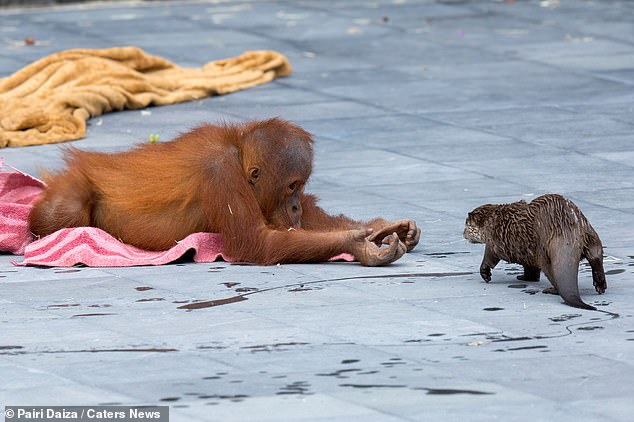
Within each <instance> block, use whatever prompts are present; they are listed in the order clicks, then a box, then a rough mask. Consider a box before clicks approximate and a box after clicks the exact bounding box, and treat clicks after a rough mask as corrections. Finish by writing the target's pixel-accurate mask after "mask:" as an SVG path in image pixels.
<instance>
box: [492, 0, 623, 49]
mask: <svg viewBox="0 0 634 422" xmlns="http://www.w3.org/2000/svg"><path fill="white" fill-rule="evenodd" d="M582 9H583V8H582ZM570 12H571V11H567V13H570ZM491 14H492V15H497V16H498V17H500V18H502V19H515V20H518V21H520V22H526V23H531V24H533V25H536V26H538V27H539V26H541V25H542V21H538V20H535V19H530V18H526V17H523V16H518V15H516V14H512V13H508V12H505V11H504V10H502V9H499V10H496V11H491ZM601 22H612V21H601ZM624 23H626V22H624ZM550 27H551V28H556V29H559V30H562V31H566V32H570V31H578V32H584V33H585V31H584V30H580V29H579V28H578V27H573V28H570V27H566V26H562V25H561V24H560V23H556V24H554V25H551V26H550ZM587 33H588V34H590V35H592V36H594V37H595V38H598V39H605V40H608V41H613V42H616V43H619V44H624V45H628V46H630V47H633V48H634V42H631V41H628V40H623V39H619V38H615V37H611V36H609V35H605V34H597V33H595V32H592V31H588V32H587Z"/></svg>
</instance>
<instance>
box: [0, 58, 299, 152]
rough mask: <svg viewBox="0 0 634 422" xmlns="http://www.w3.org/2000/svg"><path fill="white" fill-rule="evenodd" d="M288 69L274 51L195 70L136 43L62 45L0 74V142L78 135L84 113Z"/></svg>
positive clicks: (219, 88) (233, 87)
mask: <svg viewBox="0 0 634 422" xmlns="http://www.w3.org/2000/svg"><path fill="white" fill-rule="evenodd" d="M290 72H291V66H290V64H289V63H288V60H287V59H286V57H284V56H283V55H281V54H279V53H277V52H274V51H249V52H246V53H244V54H242V55H240V56H238V57H233V58H229V59H225V60H218V61H213V62H209V63H207V64H205V65H204V66H203V67H202V68H200V69H197V68H183V67H180V66H177V65H175V64H174V63H172V62H170V61H168V60H165V59H163V58H161V57H158V56H153V55H150V54H147V53H146V52H144V51H143V50H141V49H139V48H136V47H117V48H108V49H103V50H90V49H77V50H67V51H62V52H59V53H55V54H52V55H50V56H47V57H44V58H43V59H40V60H38V61H36V62H34V63H31V64H30V65H28V66H26V67H24V68H23V69H21V70H19V71H17V72H16V73H14V74H13V75H11V76H9V77H6V78H0V147H5V146H24V145H39V144H49V143H54V142H64V141H70V140H74V139H79V138H82V137H83V136H85V134H86V120H88V119H89V118H90V117H94V116H98V115H100V114H103V113H107V112H109V111H113V110H123V109H139V108H143V107H146V106H148V105H165V104H173V103H178V102H182V101H189V100H193V99H197V98H203V97H206V96H210V95H220V94H227V93H230V92H233V91H237V90H240V89H245V88H249V87H252V86H255V85H259V84H263V83H266V82H269V81H271V80H273V79H274V78H276V77H280V76H286V75H288V74H289V73H290Z"/></svg>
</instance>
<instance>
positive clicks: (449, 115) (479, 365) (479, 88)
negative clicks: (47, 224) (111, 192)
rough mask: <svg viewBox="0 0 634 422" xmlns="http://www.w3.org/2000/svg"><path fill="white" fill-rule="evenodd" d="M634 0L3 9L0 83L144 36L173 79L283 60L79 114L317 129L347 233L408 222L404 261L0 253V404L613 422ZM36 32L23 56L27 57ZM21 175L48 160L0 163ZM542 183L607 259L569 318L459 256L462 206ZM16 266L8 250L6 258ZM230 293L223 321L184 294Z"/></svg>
mask: <svg viewBox="0 0 634 422" xmlns="http://www.w3.org/2000/svg"><path fill="white" fill-rule="evenodd" d="M633 22H634V2H630V1H627V0H622V1H610V2H608V1H605V2H602V1H573V0H560V1H554V0H549V1H519V0H516V1H515V2H504V1H450V0H445V1H440V0H439V1H431V0H428V1H412V0H410V1H405V0H400V1H399V0H393V1H390V0H378V1H361V0H351V1H317V0H314V1H231V2H222V1H220V2H151V3H139V2H135V3H126V2H117V3H108V2H104V3H96V4H86V5H75V6H66V7H54V8H46V9H29V10H20V9H5V10H1V11H0V45H2V48H1V49H0V74H2V75H8V74H10V73H11V72H14V71H16V70H17V69H19V68H20V67H21V66H24V65H26V64H27V63H29V62H31V61H33V60H35V59H37V58H40V57H42V56H44V55H46V54H49V53H52V52H54V51H58V50H62V49H69V48H75V47H89V48H102V47H111V46H119V45H136V46H140V47H142V48H145V49H147V50H148V51H149V52H151V53H155V54H159V55H163V56H165V57H167V58H169V59H171V60H173V61H175V62H177V63H179V64H181V65H189V66H199V65H201V64H202V63H204V62H206V61H209V60H214V59H220V58H224V57H229V56H234V55H237V54H239V53H241V52H243V51H245V50H252V49H275V50H278V51H280V52H282V53H284V54H286V55H287V56H288V57H289V59H290V61H291V63H292V64H293V66H294V69H295V73H294V74H292V75H291V76H290V77H288V78H285V79H281V80H278V81H276V82H274V83H271V84H268V85H264V86H260V87H257V88H254V89H250V90H247V91H243V92H238V93H235V94H231V95H228V96H225V97H216V98H208V99H205V100H202V101H197V102H191V103H185V104H179V105H173V106H167V107H161V108H152V109H150V110H149V111H150V112H151V114H148V113H141V112H139V111H129V112H120V113H113V114H109V115H105V116H102V117H98V118H95V119H93V120H91V121H90V128H89V131H88V136H87V137H86V139H83V140H81V141H77V142H73V145H75V146H77V147H82V148H91V149H98V150H113V151H114V150H121V149H125V148H128V147H130V146H131V145H133V144H134V143H135V142H137V141H141V140H146V139H147V137H148V135H149V134H150V133H159V134H160V137H161V139H162V140H165V139H169V138H170V137H172V136H174V135H175V134H177V133H178V132H179V131H183V130H186V129H188V128H189V127H192V126H194V125H196V124H198V123H199V122H201V121H211V122H214V121H217V120H219V119H225V120H229V121H233V120H244V119H252V118H264V117H271V116H282V117H284V118H287V119H290V120H293V121H295V122H296V123H298V124H300V125H302V126H304V127H305V128H307V129H308V130H310V131H311V132H313V133H314V134H315V137H316V140H317V141H316V142H317V144H316V164H315V171H314V177H313V178H312V182H311V184H310V186H309V189H310V190H311V191H313V192H315V193H317V194H318V195H320V196H321V198H322V205H323V206H324V208H326V209H328V210H330V211H332V212H336V213H339V212H343V213H346V214H348V215H350V216H352V217H355V218H358V219H369V218H371V217H374V216H378V215H381V216H385V217H387V218H404V217H407V218H413V219H416V220H417V221H418V223H419V224H420V225H421V226H422V228H423V232H424V233H423V238H422V242H421V244H420V245H419V247H418V248H417V249H416V250H415V251H414V252H413V253H411V254H408V255H407V256H406V257H404V258H403V259H402V260H400V261H399V262H397V263H396V264H394V265H391V266H389V267H385V268H364V267H361V266H359V265H357V264H349V263H330V264H320V265H283V266H274V267H257V266H237V265H230V264H227V263H224V262H218V263H212V264H193V263H190V262H182V263H175V264H172V265H168V266H163V267H137V268H124V269H111V268H103V269H97V268H73V269H60V268H49V269H42V268H19V267H14V266H12V264H11V260H13V259H16V257H13V256H8V255H1V256H0V379H1V380H2V381H1V384H0V405H4V404H6V405H17V404H25V405H26V404H31V405H33V404H37V405H41V404H47V405H53V404H57V405H71V404H93V405H94V404H103V403H111V404H113V403H118V404H125V405H128V404H169V405H170V406H171V418H172V420H176V421H189V420H192V421H194V420H204V421H206V420H217V421H230V420H274V421H282V420H288V421H297V420H302V421H304V420H315V421H317V420H345V421H364V422H365V421H375V420H376V421H401V420H408V421H420V420H460V421H464V420H469V421H472V420H483V421H485V420H486V421H490V420H503V421H512V420H544V421H580V420H583V421H588V420H600V421H617V420H618V421H626V420H630V421H631V420H632V415H633V414H634V404H633V402H632V398H633V397H634V382H633V381H632V380H633V379H634V318H632V316H633V315H634V286H633V285H632V279H633V275H632V274H633V272H634V228H633V227H632V223H633V222H634V177H633V176H634V168H633V166H634V135H633V133H634V24H633ZM29 36H30V37H33V38H34V39H35V40H36V45H35V46H24V45H21V40H23V39H24V38H25V37H29ZM0 155H3V156H4V157H5V159H6V161H7V162H8V163H10V164H12V165H14V166H16V167H19V168H21V169H23V170H25V171H28V172H35V171H36V170H37V168H38V167H42V166H44V167H56V166H59V165H60V150H59V146H55V145H53V146H39V147H29V148H21V149H5V150H2V151H0ZM546 192H558V193H561V194H564V195H566V196H568V197H569V198H571V199H572V200H573V201H575V202H576V203H577V204H578V205H579V207H580V208H581V209H582V210H583V212H584V213H585V214H586V216H587V217H588V218H589V220H590V221H591V222H592V224H593V225H594V227H595V228H596V229H597V231H598V232H599V234H600V235H601V237H602V239H603V242H604V244H605V253H606V257H605V269H606V271H607V278H608V284H609V288H608V290H607V292H606V294H605V295H603V296H597V295H596V294H595V293H594V290H593V288H592V280H591V274H590V272H589V268H588V267H587V266H586V265H582V266H581V272H580V287H581V292H582V297H583V298H584V299H585V300H586V301H587V302H589V303H592V304H595V305H596V306H598V307H599V308H600V309H601V310H605V311H608V312H611V313H613V314H618V317H615V315H610V314H606V313H600V312H588V311H580V310H577V309H573V308H570V307H568V306H566V305H564V304H563V303H562V301H561V299H560V298H559V297H556V296H552V295H544V294H542V293H541V289H543V288H544V287H547V285H548V282H547V281H546V280H545V279H543V280H542V281H540V282H538V283H522V282H518V281H517V280H516V279H515V276H516V275H517V274H518V272H519V271H518V267H516V266H513V265H500V266H499V267H498V268H497V269H496V270H494V273H493V282H492V283H490V284H485V283H484V282H482V280H481V279H480V277H479V275H478V274H477V269H478V266H479V263H480V260H481V257H482V253H483V248H482V247H481V246H479V245H470V244H467V243H466V242H465V241H463V240H462V228H463V224H464V218H465V216H466V214H467V212H468V211H470V210H471V209H472V208H474V207H475V206H477V205H480V204H483V203H490V202H510V201H516V200H519V199H531V198H532V197H534V196H537V195H539V194H541V193H546ZM17 259H18V260H19V257H18V258H17ZM240 295H243V296H242V297H243V298H244V299H248V300H242V301H236V300H235V299H234V300H229V301H228V302H230V303H226V304H224V305H222V306H215V307H210V308H205V309H197V310H192V311H186V310H184V309H179V308H178V307H179V306H181V305H182V304H186V303H190V302H192V301H194V300H217V299H225V298H235V297H237V296H240Z"/></svg>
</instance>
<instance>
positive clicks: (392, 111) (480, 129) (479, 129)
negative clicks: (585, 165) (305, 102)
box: [278, 81, 634, 173]
mask: <svg viewBox="0 0 634 422" xmlns="http://www.w3.org/2000/svg"><path fill="white" fill-rule="evenodd" d="M278 83H279V84H280V85H283V86H286V87H287V88H294V89H298V90H302V91H306V92H311V93H313V94H320V95H324V96H327V97H331V98H333V99H338V100H339V101H344V102H352V103H356V104H361V105H363V106H371V107H374V108H376V109H379V110H383V111H385V112H388V113H390V114H387V115H386V116H388V117H401V116H402V117H414V118H416V119H421V121H427V122H432V123H440V124H443V125H445V126H450V127H453V128H458V129H468V130H472V131H474V132H479V133H483V134H487V135H494V136H499V137H502V138H506V139H510V140H513V141H516V142H520V143H523V144H527V145H528V146H535V145H537V146H548V147H550V148H553V149H556V150H559V151H562V152H574V153H577V154H580V155H582V156H587V157H591V158H594V159H597V160H601V161H604V162H606V163H610V164H612V163H614V162H613V161H610V160H607V159H604V158H601V157H597V156H593V155H589V154H584V153H582V152H580V151H576V150H572V149H569V148H564V147H559V146H555V145H550V144H538V143H535V142H531V141H527V140H523V139H520V138H517V137H516V136H513V135H504V134H500V133H496V132H493V131H490V130H486V128H484V127H481V126H477V127H476V126H472V125H465V126H462V125H459V124H456V123H453V122H450V121H446V120H443V119H438V118H434V117H429V116H424V115H421V114H418V113H410V112H399V111H398V110H395V109H394V108H392V107H385V106H379V105H376V104H372V103H371V102H368V101H364V100H359V99H356V98H352V97H347V96H343V95H336V94H327V93H322V92H320V91H318V90H315V89H311V88H306V87H302V88H298V87H294V86H292V85H289V84H286V83H284V82H283V81H280V82H278ZM548 106H549V107H556V108H560V109H562V110H565V111H569V112H572V113H575V114H579V117H578V118H576V119H565V120H561V121H557V122H574V121H579V120H581V119H582V116H581V114H580V113H579V112H578V111H575V110H572V109H567V108H566V107H565V106H560V105H557V104H549V105H548ZM522 108H530V107H522ZM512 109H514V108H503V109H502V110H512ZM445 113H447V114H450V113H451V112H445ZM368 117H369V116H368ZM606 117H607V118H609V119H612V118H611V117H609V116H606ZM361 118H363V117H361ZM350 119H354V118H352V117H339V118H333V119H327V120H350ZM318 120H320V119H316V120H313V121H318ZM614 120H616V121H619V122H621V123H625V124H627V125H629V126H633V128H634V125H633V124H632V123H630V122H623V121H621V120H618V119H614ZM627 134H629V132H623V133H620V134H616V135H627ZM602 136H603V137H607V136H611V135H602ZM336 140H341V139H336ZM387 152H394V151H389V150H387ZM408 158H415V159H419V160H424V159H422V158H418V157H412V156H408ZM427 161H430V160H427ZM432 162H433V161H432ZM434 163H435V162H434ZM620 165H622V166H625V167H631V166H627V165H624V164H620ZM461 170H463V169H461ZM476 173H477V172H476Z"/></svg>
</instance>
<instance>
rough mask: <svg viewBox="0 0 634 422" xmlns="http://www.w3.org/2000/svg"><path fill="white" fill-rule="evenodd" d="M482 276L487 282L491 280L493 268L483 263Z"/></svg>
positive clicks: (481, 267)
mask: <svg viewBox="0 0 634 422" xmlns="http://www.w3.org/2000/svg"><path fill="white" fill-rule="evenodd" d="M480 276H481V277H482V279H483V280H484V281H486V282H487V283H488V282H489V281H491V268H489V267H487V266H484V265H481V266H480Z"/></svg>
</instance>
